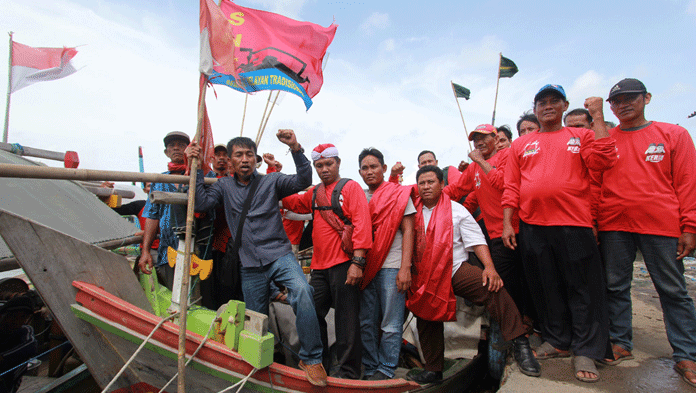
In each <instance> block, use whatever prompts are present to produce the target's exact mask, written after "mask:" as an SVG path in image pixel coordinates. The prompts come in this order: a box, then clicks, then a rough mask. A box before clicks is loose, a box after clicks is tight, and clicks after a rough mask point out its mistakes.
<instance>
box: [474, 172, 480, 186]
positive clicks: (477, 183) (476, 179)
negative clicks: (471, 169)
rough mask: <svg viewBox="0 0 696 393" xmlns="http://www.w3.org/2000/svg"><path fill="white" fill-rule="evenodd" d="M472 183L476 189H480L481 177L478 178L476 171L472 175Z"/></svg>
mask: <svg viewBox="0 0 696 393" xmlns="http://www.w3.org/2000/svg"><path fill="white" fill-rule="evenodd" d="M474 181H475V182H476V188H481V177H480V176H479V173H478V171H476V174H475V175H474Z"/></svg>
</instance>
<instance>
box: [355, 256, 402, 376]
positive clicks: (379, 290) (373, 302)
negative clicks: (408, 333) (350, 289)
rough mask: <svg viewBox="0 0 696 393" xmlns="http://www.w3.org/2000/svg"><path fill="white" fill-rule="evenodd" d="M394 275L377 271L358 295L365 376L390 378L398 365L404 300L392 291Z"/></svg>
mask: <svg viewBox="0 0 696 393" xmlns="http://www.w3.org/2000/svg"><path fill="white" fill-rule="evenodd" d="M398 274H399V269H381V270H380V271H379V272H377V275H376V276H375V277H374V278H373V279H372V281H370V283H369V284H368V285H367V287H365V289H363V291H362V300H361V303H360V336H361V337H362V343H363V354H362V363H363V366H364V367H365V375H366V376H370V375H374V374H375V372H377V371H379V372H381V373H382V374H384V375H386V376H388V377H392V378H393V377H394V372H395V371H396V366H397V364H398V363H399V353H400V352H401V333H402V328H403V324H404V309H405V307H406V296H405V294H403V293H400V292H399V291H398V290H397V288H396V276H397V275H398ZM380 332H381V339H380Z"/></svg>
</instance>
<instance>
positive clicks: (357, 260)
mask: <svg viewBox="0 0 696 393" xmlns="http://www.w3.org/2000/svg"><path fill="white" fill-rule="evenodd" d="M350 263H352V264H353V265H356V266H357V267H359V268H360V269H365V264H366V263H367V260H366V259H365V257H356V256H353V258H351V259H350Z"/></svg>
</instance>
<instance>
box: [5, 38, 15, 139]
mask: <svg viewBox="0 0 696 393" xmlns="http://www.w3.org/2000/svg"><path fill="white" fill-rule="evenodd" d="M8 34H9V35H10V61H9V63H8V65H7V69H8V72H7V105H6V106H5V129H4V130H3V132H2V142H3V143H7V134H8V132H9V130H10V97H11V96H12V35H13V34H14V32H12V31H10V32H9V33H8Z"/></svg>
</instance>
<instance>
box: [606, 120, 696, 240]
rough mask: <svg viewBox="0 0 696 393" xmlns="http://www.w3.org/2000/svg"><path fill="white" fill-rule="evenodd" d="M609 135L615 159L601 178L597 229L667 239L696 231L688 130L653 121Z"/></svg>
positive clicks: (695, 176) (694, 153)
mask: <svg viewBox="0 0 696 393" xmlns="http://www.w3.org/2000/svg"><path fill="white" fill-rule="evenodd" d="M609 133H610V134H611V135H612V137H613V138H614V139H615V140H616V148H617V150H618V155H619V160H618V161H617V163H616V165H615V166H614V167H613V168H611V169H610V170H607V171H605V172H604V174H603V177H602V192H601V197H600V203H599V206H598V224H599V230H600V231H626V232H634V233H641V234H647V235H660V236H670V237H679V236H680V235H681V233H683V232H689V233H696V172H695V170H696V149H694V142H693V140H692V139H691V136H690V135H689V132H688V131H687V130H686V129H684V128H682V127H680V126H677V125H674V124H668V123H659V122H652V123H651V124H649V125H648V126H647V127H645V128H642V129H639V130H636V131H622V130H621V129H620V128H618V127H616V128H613V129H611V130H610V131H609Z"/></svg>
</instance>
